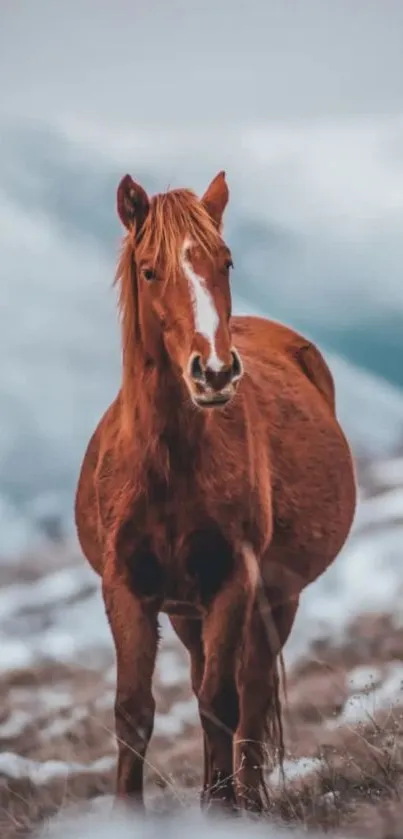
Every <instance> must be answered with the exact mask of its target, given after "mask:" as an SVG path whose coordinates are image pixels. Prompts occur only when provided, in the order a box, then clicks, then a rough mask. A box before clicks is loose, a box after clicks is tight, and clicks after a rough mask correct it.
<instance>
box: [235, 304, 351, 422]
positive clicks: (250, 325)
mask: <svg viewBox="0 0 403 839" xmlns="http://www.w3.org/2000/svg"><path fill="white" fill-rule="evenodd" d="M233 335H234V339H235V344H236V346H237V348H238V349H239V351H240V352H241V354H242V357H243V358H246V359H249V360H250V363H251V365H252V367H255V366H256V364H258V365H259V367H260V366H261V367H262V368H264V374H265V377H266V376H271V378H272V373H271V371H272V368H273V365H276V364H279V363H280V364H281V363H283V364H284V363H285V364H286V365H287V366H288V368H289V369H291V370H292V369H293V368H294V369H295V370H296V371H297V375H300V374H301V373H302V374H303V375H304V376H305V377H306V378H307V379H309V381H310V382H311V383H312V384H313V385H314V386H315V388H316V389H317V390H318V391H319V393H320V394H321V395H322V396H323V398H324V399H325V401H326V403H327V404H328V406H329V407H330V408H331V410H332V411H333V412H334V411H335V390H334V382H333V376H332V374H331V372H330V370H329V367H328V365H327V364H326V362H325V360H324V358H323V356H322V354H321V352H320V351H319V349H318V348H317V347H316V346H315V344H313V343H312V342H311V341H309V340H308V339H307V338H305V337H304V336H303V335H301V334H300V333H298V332H296V331H295V330H293V329H291V328H290V327H288V326H285V325H284V324H282V323H278V322H277V321H273V320H268V319H266V318H263V317H257V316H239V317H234V319H233Z"/></svg>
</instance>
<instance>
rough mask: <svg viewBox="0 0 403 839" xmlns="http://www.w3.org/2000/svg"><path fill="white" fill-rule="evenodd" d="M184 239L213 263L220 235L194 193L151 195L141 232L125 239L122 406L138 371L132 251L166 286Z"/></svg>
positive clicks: (120, 276) (120, 272)
mask: <svg viewBox="0 0 403 839" xmlns="http://www.w3.org/2000/svg"><path fill="white" fill-rule="evenodd" d="M185 238H189V239H190V240H191V241H192V243H193V244H194V245H196V246H198V247H199V248H201V249H202V251H203V253H205V255H206V256H207V257H210V258H211V257H212V256H213V254H214V252H216V251H217V248H218V246H219V243H220V231H219V230H218V229H217V227H216V226H215V224H214V222H213V221H212V219H211V217H210V216H209V214H208V212H207V210H206V209H205V207H204V206H203V204H202V203H201V201H200V199H199V198H198V197H197V196H196V195H195V193H194V192H192V191H191V190H188V189H174V190H170V191H169V192H165V193H161V194H158V195H154V196H153V197H152V198H151V200H150V208H149V212H148V214H147V216H146V219H145V222H144V224H143V226H142V228H141V230H140V231H137V230H136V228H135V227H133V228H132V229H131V230H130V231H129V232H128V233H127V234H126V236H125V237H124V239H123V243H122V248H121V254H120V258H119V262H118V266H117V271H116V276H115V284H116V285H117V286H118V289H119V311H120V317H121V324H122V350H123V386H124V390H126V401H127V399H130V396H129V393H130V391H132V388H131V387H130V384H132V385H134V386H135V383H134V378H135V375H136V372H138V371H139V367H138V365H137V364H136V362H135V356H136V354H137V358H138V351H139V349H140V351H141V327H142V325H141V323H140V313H139V301H138V282H137V276H136V266H135V258H136V251H137V249H138V248H141V251H142V252H143V253H147V258H148V259H149V260H150V267H151V265H154V266H157V265H158V266H160V269H161V271H162V272H163V277H162V279H163V282H164V285H165V286H167V285H168V284H169V283H172V282H175V278H176V277H177V276H178V271H179V263H180V256H181V249H182V246H183V243H184V240H185Z"/></svg>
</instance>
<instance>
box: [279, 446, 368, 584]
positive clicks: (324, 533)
mask: <svg viewBox="0 0 403 839" xmlns="http://www.w3.org/2000/svg"><path fill="white" fill-rule="evenodd" d="M330 449H331V451H329V450H327V451H325V450H323V451H322V456H321V457H320V458H319V457H318V456H317V455H316V456H315V457H314V458H312V457H310V456H309V454H306V456H305V458H304V457H300V459H299V461H298V463H294V464H292V470H291V475H292V478H293V479H291V477H289V478H288V479H287V470H286V469H285V470H284V472H285V477H284V478H283V479H282V480H280V481H279V483H278V485H277V488H276V491H275V492H274V493H273V502H274V517H273V522H274V528H273V540H272V545H271V548H270V550H269V552H268V553H269V557H270V559H271V563H270V564H271V567H272V568H273V569H274V568H275V566H276V565H277V567H279V566H283V568H285V571H286V573H288V574H290V575H291V576H292V575H295V580H296V581H298V579H299V580H300V583H301V585H300V588H303V587H304V586H305V585H307V584H308V583H310V582H312V581H313V580H315V579H316V578H317V577H318V576H320V574H322V573H323V572H324V571H325V570H326V568H327V567H328V566H329V565H330V564H331V563H332V562H333V560H334V559H335V558H336V556H337V555H338V553H339V551H340V550H341V548H342V547H343V545H344V544H345V542H346V540H347V538H348V535H349V533H350V530H351V526H352V523H353V520H354V513H355V506H356V484H355V476H354V470H353V466H352V460H351V456H350V452H349V450H348V448H347V446H346V444H345V442H344V440H343V438H340V437H338V435H336V436H335V438H334V440H333V448H332V447H331V446H330ZM272 573H273V575H274V574H275V572H274V571H273V572H272Z"/></svg>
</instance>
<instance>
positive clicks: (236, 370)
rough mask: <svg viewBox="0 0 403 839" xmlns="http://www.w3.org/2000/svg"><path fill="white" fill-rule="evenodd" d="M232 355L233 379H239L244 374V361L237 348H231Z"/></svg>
mask: <svg viewBox="0 0 403 839" xmlns="http://www.w3.org/2000/svg"><path fill="white" fill-rule="evenodd" d="M231 356H232V365H231V376H232V378H233V379H239V378H240V376H241V375H242V362H241V359H240V357H239V355H238V353H237V352H236V350H231Z"/></svg>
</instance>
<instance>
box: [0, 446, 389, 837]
mask: <svg viewBox="0 0 403 839" xmlns="http://www.w3.org/2000/svg"><path fill="white" fill-rule="evenodd" d="M360 481H361V502H360V509H359V513H358V515H357V519H356V523H355V527H354V532H353V534H352V536H351V539H350V541H349V543H348V545H347V546H346V548H345V550H344V551H343V552H342V554H341V555H340V557H339V558H338V560H337V561H336V563H335V564H334V566H333V567H332V568H331V569H330V570H329V571H328V572H327V573H326V574H325V575H324V576H323V578H321V579H320V580H319V581H318V582H317V583H316V584H315V585H313V586H311V588H310V589H309V590H307V592H306V594H305V595H304V597H303V600H302V604H301V609H300V613H299V616H298V619H297V622H296V625H295V628H294V631H293V633H292V636H291V638H290V641H289V643H288V645H287V648H286V662H287V669H288V679H289V712H288V713H287V715H286V731H287V747H288V754H287V762H286V766H285V768H286V776H287V778H288V787H287V789H288V791H287V796H286V798H285V799H284V791H283V789H282V786H281V784H280V782H279V777H278V773H277V771H276V770H273V772H272V774H271V776H269V782H270V784H271V787H272V791H273V800H274V802H275V803H274V805H273V806H274V811H273V817H274V816H275V817H276V818H277V817H279V815H281V816H284V817H286V818H287V819H290V818H291V819H293V820H294V821H297V822H298V821H301V820H302V821H304V822H306V823H307V824H315V819H314V818H313V815H312V813H313V809H312V801H313V799H315V802H316V803H315V808H314V809H315V813H316V816H315V818H316V819H317V822H316V823H317V825H319V826H322V827H327V826H329V825H330V826H331V827H337V826H340V825H341V826H343V829H345V812H344V807H341V805H340V807H339V804H340V801H342V800H343V795H345V792H343V790H345V786H346V784H350V787H351V789H354V790H355V792H354V796H353V798H354V801H355V802H356V804H357V806H358V804H359V805H360V806H361V805H362V802H363V801H364V802H365V805H366V806H367V805H368V806H369V807H370V810H371V813H372V809H373V808H374V807H375V804H374V803H373V802H374V800H375V801H376V802H378V799H379V798H382V799H383V798H385V806H389V799H388V795H389V794H390V795H392V792H393V790H397V789H398V785H399V782H400V781H399V778H400V774H399V773H400V772H401V771H402V772H403V758H402V762H401V765H400V764H399V761H400V758H401V751H402V749H403V728H402V727H401V714H400V706H401V705H402V706H403V692H402V685H403V565H402V562H401V551H402V549H401V546H402V544H403V503H402V502H403V459H402V458H401V457H395V458H381V457H379V458H378V459H377V460H376V461H372V462H371V463H367V464H364V465H363V466H362V467H361V468H360ZM0 585H1V590H0V649H1V651H2V652H1V659H0V679H1V682H2V691H1V694H2V697H3V700H2V704H1V708H0V746H1V754H0V828H1V829H0V835H1V836H2V838H3V837H4V839H6V837H7V839H8V837H16V836H20V835H24V833H23V827H24V825H28V824H31V823H33V822H34V823H35V822H36V821H40V820H41V819H43V818H45V817H48V816H52V815H53V814H54V813H55V811H56V810H57V809H58V808H59V807H60V806H63V807H65V806H67V805H69V806H71V804H72V803H75V804H77V803H78V802H79V801H80V800H87V799H89V798H91V799H93V798H94V797H95V798H97V797H99V796H103V795H104V794H105V793H107V794H110V793H111V791H112V789H113V778H114V767H115V759H116V750H115V744H114V738H113V713H112V708H113V701H114V683H115V667H114V657H113V650H112V645H111V640H110V636H109V631H108V628H107V623H106V619H105V616H104V612H103V606H102V602H101V598H100V591H99V583H98V580H97V578H96V577H95V575H94V574H93V573H92V571H91V570H90V569H89V568H88V567H87V566H86V565H85V563H84V562H83V560H82V558H81V557H80V555H79V553H78V551H76V550H75V548H74V545H68V546H65V547H64V548H58V549H57V550H56V549H55V548H54V547H53V548H52V547H50V546H49V547H48V548H47V549H42V550H41V552H40V553H38V554H35V555H31V556H28V555H27V556H26V557H25V558H23V559H21V560H20V561H19V562H18V564H16V563H15V561H13V562H12V563H11V564H7V563H6V562H5V563H4V564H2V565H1V566H0ZM162 623H163V639H162V644H161V649H160V654H159V659H158V666H157V672H156V678H155V694H156V699H157V716H156V726H155V734H154V737H153V742H152V746H151V748H150V752H149V762H148V766H147V775H148V786H147V796H148V799H149V805H150V807H151V808H152V809H154V811H155V812H156V813H158V812H160V813H161V812H162V813H166V812H167V811H169V812H173V814H174V815H175V812H176V813H177V812H178V811H179V813H181V812H184V808H185V810H186V812H187V811H188V808H189V807H191V808H192V807H195V806H196V805H197V791H198V787H199V784H200V773H201V745H200V733H199V726H198V720H197V708H196V703H195V700H194V698H193V697H192V695H191V691H190V686H189V670H188V661H187V654H186V653H185V652H184V650H182V649H181V648H180V647H179V646H178V643H177V641H176V640H175V638H174V636H173V634H172V631H170V627H169V624H168V623H167V621H163V622H162ZM354 732H361V733H360V734H359V735H358V734H354ZM364 744H365V745H364ZM357 749H358V757H357ZM349 752H351V762H350V763H349V760H348V759H347V761H345V762H344V763H343V766H342V768H340V755H344V757H346V755H347V758H348V755H349ZM399 765H400V769H399ZM357 767H358V768H359V771H358V769H357ZM368 767H369V768H368ZM380 767H381V768H380ZM389 776H390V777H389ZM402 777H403V775H402ZM340 778H341V780H340ZM360 789H361V792H360ZM386 789H388V790H389V793H388V794H387V793H386V791H385V790H386ZM313 790H314V791H315V792H314V793H313ZM374 790H375V792H374ZM396 795H397V793H396ZM368 796H369V804H368V800H367V799H368ZM374 797H375V799H374ZM386 799H387V800H386ZM276 802H277V803H276ZM301 802H303V812H302V811H301V807H302V804H301ZM357 802H358V803H357ZM101 804H102V806H103V807H104V808H105V807H106V808H107V807H108V806H109V805H108V799H102V802H101ZM371 808H372V809H371ZM378 811H379V808H378V806H377V809H376V813H378ZM102 819H103V823H104V824H105V821H104V819H105V816H102ZM370 821H371V825H372V828H373V825H374V824H375V822H374V816H373V815H371V819H370ZM51 824H53V823H51ZM351 824H354V820H353V821H352V822H351ZM360 827H361V826H360V825H358V828H357V830H359V829H360ZM48 828H49V825H48ZM372 828H371V829H372ZM53 829H54V831H56V832H55V833H54V834H53V833H52V834H51V835H52V836H55V837H57V839H59V833H58V832H57V830H59V829H60V830H61V829H62V828H61V827H60V825H53V827H52V830H53ZM67 829H68V828H67V826H66V830H67ZM76 829H77V831H78V826H77V828H76ZM164 829H165V828H164ZM200 829H201V828H200ZM63 830H64V827H63ZM86 830H87V828H85V827H83V828H82V834H80V833H78V832H76V833H74V836H75V837H76V839H81V836H82V837H84V836H86V835H87V832H86ZM122 830H123V828H122ZM139 830H140V828H139ZM172 830H174V828H172ZM217 830H218V828H217ZM157 832H158V831H157ZM47 835H48V834H47ZM60 835H61V836H64V835H66V836H68V837H69V836H70V835H72V834H70V833H66V834H63V833H62V834H60ZM128 835H129V834H128ZM130 835H131V834H130ZM142 835H143V834H142ZM220 835H221V834H220ZM266 835H269V834H267V832H266ZM364 835H368V834H365V833H364ZM372 835H381V834H380V833H378V834H375V833H373V834H372ZM124 836H125V834H124V833H122V837H124Z"/></svg>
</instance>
